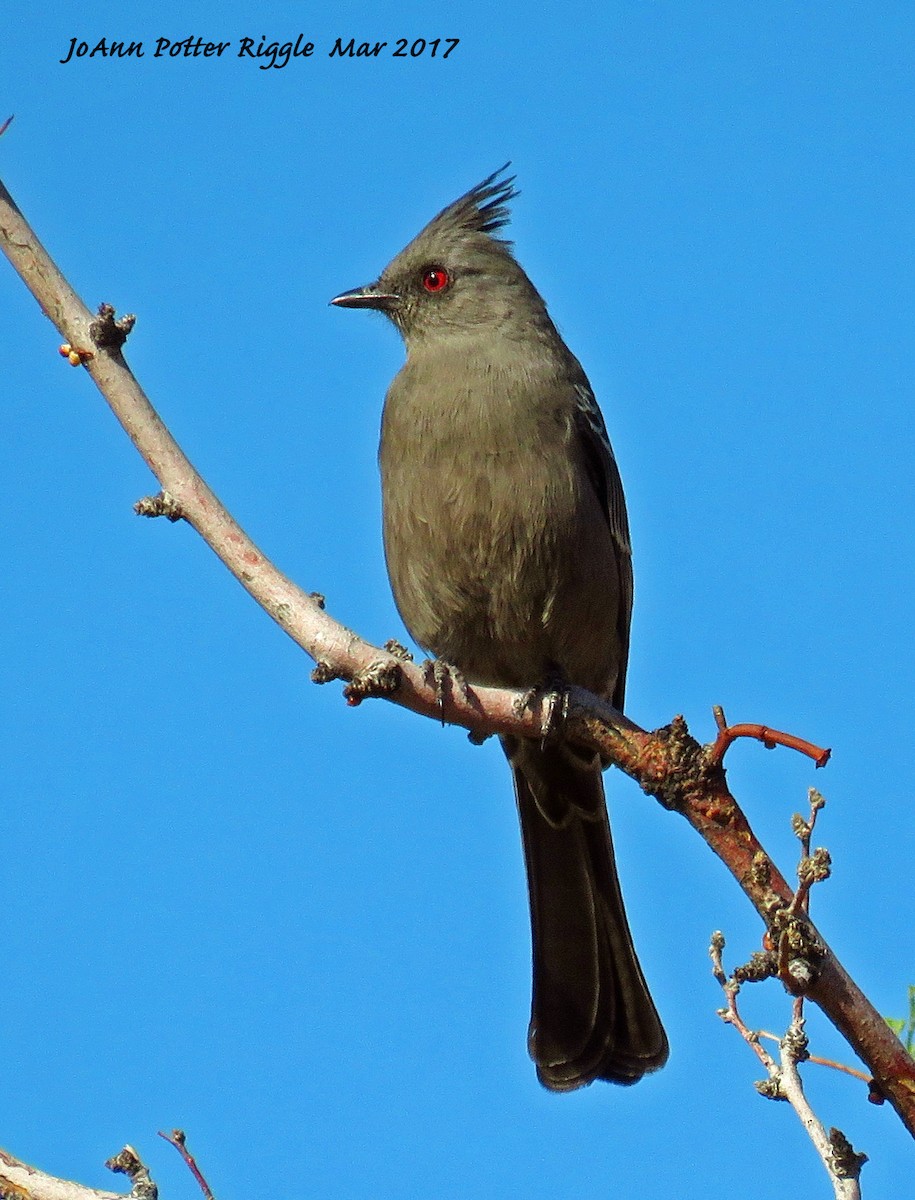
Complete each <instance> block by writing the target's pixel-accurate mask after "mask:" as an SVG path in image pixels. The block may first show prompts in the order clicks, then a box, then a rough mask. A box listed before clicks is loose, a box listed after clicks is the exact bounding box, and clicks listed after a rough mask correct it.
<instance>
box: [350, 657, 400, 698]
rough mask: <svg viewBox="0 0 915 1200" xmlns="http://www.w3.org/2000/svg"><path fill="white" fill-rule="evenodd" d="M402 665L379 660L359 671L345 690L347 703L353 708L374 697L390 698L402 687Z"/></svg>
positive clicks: (383, 659) (382, 659)
mask: <svg viewBox="0 0 915 1200" xmlns="http://www.w3.org/2000/svg"><path fill="white" fill-rule="evenodd" d="M401 675H402V672H401V669H400V664H399V663H397V662H393V661H392V660H391V659H390V658H379V659H378V660H377V662H373V663H369V665H368V666H367V667H366V668H365V670H364V671H358V672H357V673H356V674H355V675H354V676H353V678H352V679H351V680H350V682H349V683H348V684H347V685H346V687H345V688H344V689H343V695H344V697H345V698H346V703H347V704H349V705H350V706H351V707H352V708H355V707H356V705H357V704H361V703H362V701H363V700H368V699H369V698H370V697H373V696H390V695H391V693H392V692H396V691H397V689H398V688H399V687H400V680H401Z"/></svg>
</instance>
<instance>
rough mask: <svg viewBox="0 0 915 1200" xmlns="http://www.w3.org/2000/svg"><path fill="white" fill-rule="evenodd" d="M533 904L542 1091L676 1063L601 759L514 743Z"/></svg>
mask: <svg viewBox="0 0 915 1200" xmlns="http://www.w3.org/2000/svg"><path fill="white" fill-rule="evenodd" d="M503 748H504V749H505V752H506V754H507V755H508V758H509V761H510V762H511V764H512V771H513V774H514V779H515V795H516V798H517V801H518V813H519V816H520V818H521V836H522V840H523V843H524V856H525V860H526V863H527V880H528V890H529V893H530V906H531V934H532V942H533V967H534V983H533V998H532V1003H531V1025H530V1032H529V1035H528V1049H529V1051H530V1055H531V1058H533V1060H534V1062H535V1063H536V1065H537V1075H538V1077H539V1079H540V1082H541V1083H542V1084H543V1085H544V1086H545V1087H548V1088H550V1089H552V1090H553V1091H557V1092H566V1091H571V1090H572V1089H573V1088H577V1087H582V1086H583V1085H584V1084H587V1083H591V1082H592V1081H593V1080H595V1079H608V1080H611V1081H612V1082H614V1083H622V1084H631V1083H635V1082H636V1081H637V1080H638V1079H641V1077H642V1076H643V1075H644V1074H646V1072H648V1071H654V1070H656V1069H657V1068H658V1067H661V1066H663V1065H664V1063H665V1062H666V1061H667V1054H668V1045H667V1036H666V1034H665V1033H664V1028H663V1026H662V1025H661V1021H660V1018H659V1017H658V1014H657V1011H656V1009H655V1006H654V1002H653V1001H652V999H651V995H650V994H649V991H648V986H647V984H646V983H645V977H644V976H643V974H642V968H641V967H640V966H639V960H638V958H637V957H636V953H635V947H634V946H633V944H632V934H631V933H630V932H629V923H628V921H627V920H626V912H625V909H624V908H623V897H622V895H621V893H620V885H619V879H618V878H617V873H616V862H615V860H614V857H613V843H612V841H611V839H610V824H609V821H608V818H607V805H606V801H605V799H604V788H603V780H602V776H601V769H600V764H599V762H598V761H597V760H596V759H594V760H588V761H583V760H581V759H579V758H578V757H577V755H575V753H574V751H572V750H571V749H570V748H568V747H564V746H561V745H559V746H545V747H542V746H539V745H538V744H537V743H536V742H530V741H522V740H518V739H514V738H505V739H504V741H503Z"/></svg>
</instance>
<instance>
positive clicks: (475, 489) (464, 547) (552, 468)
mask: <svg viewBox="0 0 915 1200" xmlns="http://www.w3.org/2000/svg"><path fill="white" fill-rule="evenodd" d="M462 366H463V370H461V371H460V372H458V371H457V370H456V369H453V370H452V371H451V372H449V373H447V374H446V375H444V376H442V375H441V374H437V375H435V376H434V377H433V378H432V379H430V378H429V377H428V373H427V372H425V371H419V372H415V371H411V369H410V363H409V362H408V363H407V366H406V367H405V368H404V371H402V372H401V374H400V376H398V378H397V379H396V380H395V381H394V384H392V387H391V389H390V391H389V393H388V398H387V402H386V405H385V412H384V417H383V420H382V437H381V448H380V464H381V476H382V493H383V508H384V542H385V555H386V558H387V564H388V572H389V575H390V578H391V585H392V588H393V591H394V597H395V600H396V602H397V606H398V608H399V610H400V613H401V615H402V617H403V619H404V622H405V623H406V625H407V628H408V629H409V630H410V632H411V634H412V636H413V637H414V638H415V639H416V641H417V642H418V643H419V644H420V645H421V646H423V648H424V649H426V650H429V651H431V652H432V653H434V654H436V655H437V656H438V657H440V658H443V659H445V660H446V661H448V662H451V663H453V664H455V665H456V666H458V667H460V669H461V670H462V671H463V672H464V674H465V675H466V677H467V678H468V679H469V680H470V681H472V682H479V683H492V684H502V685H506V686H518V687H522V686H528V685H531V684H534V683H537V682H539V681H540V680H542V678H543V677H544V676H545V674H546V673H547V671H548V670H550V669H552V668H553V667H556V666H558V667H560V668H562V669H564V670H566V672H567V674H568V675H569V677H570V678H571V679H573V680H574V681H575V682H581V683H582V684H584V685H586V686H592V687H601V686H603V684H604V683H605V680H606V672H605V671H603V670H602V673H601V674H600V677H599V678H597V677H595V678H591V673H592V668H590V667H588V666H586V665H585V664H581V663H579V662H578V661H577V658H576V657H575V655H574V654H570V653H569V652H567V648H566V646H565V645H564V641H563V639H564V638H566V636H567V633H566V631H567V630H568V629H569V628H570V627H572V626H575V625H576V623H577V624H578V628H579V629H580V627H581V622H582V620H584V619H585V610H586V609H587V608H588V607H589V606H590V604H591V598H592V597H593V595H594V594H595V587H596V588H597V589H599V591H600V592H601V594H602V597H603V601H605V603H602V604H601V611H600V613H599V614H598V615H597V630H596V637H597V641H598V643H599V642H600V640H601V637H602V636H604V635H603V634H602V625H603V624H606V625H607V630H606V635H605V636H606V638H611V637H615V636H616V635H615V628H614V629H611V628H610V627H611V626H614V627H615V613H616V609H615V605H616V603H617V598H616V596H615V595H614V593H618V579H617V575H616V567H615V564H614V562H613V555H612V548H611V546H610V538H609V532H608V530H607V527H606V523H605V522H604V521H603V519H602V517H601V514H600V512H599V506H598V504H597V501H596V497H594V496H593V495H592V494H591V492H590V488H589V487H588V485H587V480H586V479H584V477H583V473H582V472H581V470H580V469H579V468H578V464H577V462H576V458H575V454H574V452H573V447H572V445H571V437H572V432H571V423H570V421H569V419H568V415H567V413H566V411H565V409H564V405H563V398H562V396H561V395H557V396H556V398H555V399H554V400H552V401H551V399H550V396H549V394H548V388H547V387H546V386H545V385H544V387H543V388H541V389H536V390H533V391H532V389H531V388H529V387H528V389H527V396H526V397H525V394H524V392H525V387H524V385H523V384H522V383H521V382H519V381H518V380H517V379H514V378H508V379H506V378H505V377H504V376H503V375H502V373H500V372H499V370H498V369H495V368H493V369H490V370H489V371H483V370H480V369H475V368H474V365H473V364H472V363H467V362H465V363H463V364H462ZM544 393H546V394H544ZM591 620H592V622H593V618H591ZM596 649H597V653H598V655H600V654H601V653H602V652H603V651H604V650H605V649H606V652H605V653H604V657H607V656H610V657H612V648H610V647H609V646H608V647H606V648H604V647H602V646H600V645H598V646H597V647H596ZM588 653H589V655H590V654H591V653H592V652H591V650H589V652H588ZM573 658H575V661H572V660H573ZM585 672H588V677H587V678H585V677H584V673H585Z"/></svg>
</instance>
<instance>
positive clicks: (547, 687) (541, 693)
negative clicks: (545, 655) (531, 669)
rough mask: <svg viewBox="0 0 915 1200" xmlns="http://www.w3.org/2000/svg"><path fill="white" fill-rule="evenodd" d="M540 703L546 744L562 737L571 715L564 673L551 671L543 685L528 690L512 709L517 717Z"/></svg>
mask: <svg viewBox="0 0 915 1200" xmlns="http://www.w3.org/2000/svg"><path fill="white" fill-rule="evenodd" d="M538 701H539V703H540V738H541V741H542V742H544V743H546V742H550V741H555V740H557V739H558V738H560V737H561V736H562V730H563V726H564V725H565V721H566V717H567V716H568V713H569V685H568V682H567V681H566V678H565V676H564V675H563V673H562V672H561V671H560V670H559V669H558V668H555V669H553V670H550V671H549V672H548V673H547V675H546V677H545V679H543V681H542V682H541V683H538V684H535V685H534V687H532V688H528V690H527V691H526V692H522V693H521V695H520V696H519V697H518V698H517V700H515V702H514V704H513V705H512V708H513V709H514V711H515V715H516V716H519V717H520V716H523V714H524V713H525V712H526V711H527V710H528V709H531V708H533V707H534V705H535V704H536V703H537V702H538Z"/></svg>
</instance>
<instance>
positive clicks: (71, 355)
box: [57, 342, 95, 367]
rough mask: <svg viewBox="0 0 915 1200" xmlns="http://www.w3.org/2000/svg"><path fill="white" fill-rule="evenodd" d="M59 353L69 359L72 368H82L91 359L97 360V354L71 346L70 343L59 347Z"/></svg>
mask: <svg viewBox="0 0 915 1200" xmlns="http://www.w3.org/2000/svg"><path fill="white" fill-rule="evenodd" d="M57 353H58V354H59V355H60V356H61V357H62V358H65V359H67V361H68V362H69V363H70V366H71V367H81V366H83V365H84V364H85V363H87V362H88V361H89V360H90V359H91V358H95V354H94V353H93V352H92V351H91V350H84V349H82V347H81V346H71V345H70V343H69V342H64V343H63V344H62V345H60V346H58V347H57Z"/></svg>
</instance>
